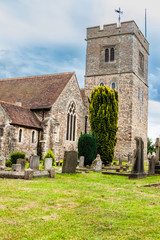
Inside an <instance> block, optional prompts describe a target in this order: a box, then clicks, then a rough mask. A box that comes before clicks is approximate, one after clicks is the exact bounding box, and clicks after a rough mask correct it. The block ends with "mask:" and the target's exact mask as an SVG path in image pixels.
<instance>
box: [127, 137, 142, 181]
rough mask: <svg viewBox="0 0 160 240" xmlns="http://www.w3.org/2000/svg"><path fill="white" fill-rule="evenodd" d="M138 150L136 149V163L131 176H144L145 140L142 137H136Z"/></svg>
mask: <svg viewBox="0 0 160 240" xmlns="http://www.w3.org/2000/svg"><path fill="white" fill-rule="evenodd" d="M135 140H136V151H134V165H133V168H132V171H131V174H130V176H129V178H144V177H146V173H145V172H144V155H143V151H144V142H143V140H142V138H141V137H135Z"/></svg>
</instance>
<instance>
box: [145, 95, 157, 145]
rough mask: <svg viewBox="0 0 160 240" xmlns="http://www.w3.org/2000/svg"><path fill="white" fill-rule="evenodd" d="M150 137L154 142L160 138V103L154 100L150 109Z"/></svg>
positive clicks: (150, 104)
mask: <svg viewBox="0 0 160 240" xmlns="http://www.w3.org/2000/svg"><path fill="white" fill-rule="evenodd" d="M148 137H149V138H152V140H153V141H155V139H156V138H157V137H160V102H156V101H152V100H150V101H149V107H148Z"/></svg>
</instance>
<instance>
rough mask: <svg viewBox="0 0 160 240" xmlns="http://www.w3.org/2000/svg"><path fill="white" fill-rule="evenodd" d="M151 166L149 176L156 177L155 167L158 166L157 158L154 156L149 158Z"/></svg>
mask: <svg viewBox="0 0 160 240" xmlns="http://www.w3.org/2000/svg"><path fill="white" fill-rule="evenodd" d="M148 160H149V166H148V175H155V165H156V157H155V156H152V155H151V157H150V158H148Z"/></svg>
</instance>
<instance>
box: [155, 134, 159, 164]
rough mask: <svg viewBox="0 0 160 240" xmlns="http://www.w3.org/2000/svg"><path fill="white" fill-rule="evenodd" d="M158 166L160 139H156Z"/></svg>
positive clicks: (157, 161) (157, 160)
mask: <svg viewBox="0 0 160 240" xmlns="http://www.w3.org/2000/svg"><path fill="white" fill-rule="evenodd" d="M155 145H156V164H158V163H159V147H160V141H159V138H156V143H155Z"/></svg>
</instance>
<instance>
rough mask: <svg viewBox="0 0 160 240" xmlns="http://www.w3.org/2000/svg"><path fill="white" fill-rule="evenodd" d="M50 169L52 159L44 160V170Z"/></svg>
mask: <svg viewBox="0 0 160 240" xmlns="http://www.w3.org/2000/svg"><path fill="white" fill-rule="evenodd" d="M51 168H52V158H45V159H44V170H50V169H51Z"/></svg>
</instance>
